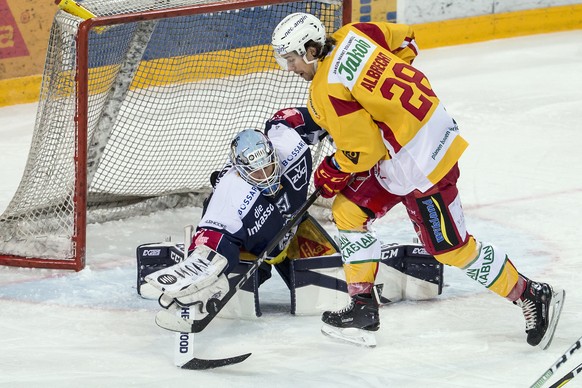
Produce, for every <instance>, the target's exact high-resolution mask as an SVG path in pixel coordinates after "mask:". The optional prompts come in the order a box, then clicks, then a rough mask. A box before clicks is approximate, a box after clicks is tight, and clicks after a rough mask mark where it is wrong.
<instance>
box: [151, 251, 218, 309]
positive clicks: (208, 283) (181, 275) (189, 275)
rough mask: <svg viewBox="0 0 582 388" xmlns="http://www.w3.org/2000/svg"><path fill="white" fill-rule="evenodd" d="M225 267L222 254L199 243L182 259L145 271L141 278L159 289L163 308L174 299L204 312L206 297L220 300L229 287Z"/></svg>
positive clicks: (180, 303) (169, 304)
mask: <svg viewBox="0 0 582 388" xmlns="http://www.w3.org/2000/svg"><path fill="white" fill-rule="evenodd" d="M227 266H228V260H227V259H226V258H225V257H224V256H222V255H221V254H219V253H217V252H215V251H213V250H212V249H210V248H208V247H207V246H205V245H200V246H197V247H196V248H195V249H194V250H193V251H192V253H190V255H189V256H188V258H187V259H186V260H184V261H182V262H180V263H178V264H175V265H173V266H171V267H168V268H164V269H161V270H159V271H156V272H154V273H151V274H149V275H148V276H146V277H145V281H146V282H148V283H149V284H151V285H152V286H153V287H155V288H157V289H158V290H160V291H162V292H163V295H162V296H161V297H160V299H159V301H160V305H161V306H162V307H163V308H166V309H167V308H168V307H170V306H171V305H172V304H173V303H174V301H176V302H177V303H178V304H179V305H182V306H193V305H199V307H200V312H202V313H204V312H207V310H206V305H207V302H208V300H210V299H222V297H223V296H224V295H225V294H226V293H227V292H228V290H229V283H228V279H227V277H226V275H225V274H224V271H225V269H226V267H227Z"/></svg>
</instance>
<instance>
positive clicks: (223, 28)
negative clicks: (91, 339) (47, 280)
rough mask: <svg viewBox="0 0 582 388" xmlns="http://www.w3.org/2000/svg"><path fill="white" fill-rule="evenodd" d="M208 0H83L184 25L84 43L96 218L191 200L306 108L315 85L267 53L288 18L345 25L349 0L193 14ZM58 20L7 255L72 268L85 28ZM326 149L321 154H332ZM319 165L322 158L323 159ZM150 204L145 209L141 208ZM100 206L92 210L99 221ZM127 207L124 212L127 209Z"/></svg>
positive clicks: (6, 233) (132, 28) (127, 25)
mask: <svg viewBox="0 0 582 388" xmlns="http://www.w3.org/2000/svg"><path fill="white" fill-rule="evenodd" d="M207 3H209V1H194V0H189V1H188V0H172V1H170V0H147V1H143V0H141V1H139V2H131V1H127V0H124V1H117V0H86V1H83V2H82V3H81V4H82V5H83V6H84V7H85V8H86V9H88V10H89V11H91V12H92V13H93V14H95V15H97V16H111V15H120V14H126V13H136V12H145V11H151V10H160V9H168V8H175V7H190V8H184V10H185V11H184V12H183V13H182V14H181V15H179V16H174V17H168V18H161V19H155V20H148V21H141V22H136V21H128V22H123V23H117V24H112V25H110V26H109V25H108V26H107V27H105V29H94V30H92V31H91V32H90V33H89V42H88V58H87V63H88V84H87V87H88V89H87V90H88V96H87V97H86V99H87V101H88V112H87V115H86V120H87V123H88V126H87V161H86V164H87V181H88V184H87V187H88V189H87V190H88V192H87V203H88V210H89V211H90V213H89V220H90V221H91V220H97V221H103V220H106V219H111V218H118V217H125V216H128V215H133V214H136V212H137V211H152V210H157V209H161V208H165V207H173V206H179V205H181V204H185V203H189V204H191V203H192V201H195V200H196V199H197V198H198V197H197V195H195V194H194V193H199V192H205V191H207V190H208V188H209V176H210V174H211V172H212V171H214V170H216V169H218V168H220V166H221V165H222V164H223V163H224V162H225V160H226V155H227V149H228V144H229V142H230V140H231V139H232V137H233V136H234V134H235V133H236V132H238V131H240V130H242V129H245V128H259V129H260V128H262V127H263V126H264V122H265V120H266V119H268V118H269V117H270V116H271V115H272V114H273V113H274V112H275V111H277V110H278V109H281V108H284V107H289V106H304V105H305V102H306V99H307V88H308V84H307V83H306V82H305V81H303V80H302V79H300V78H299V77H297V76H295V75H294V74H290V73H287V72H284V71H281V70H279V69H278V66H277V64H276V62H275V60H274V59H273V56H272V51H271V48H270V45H269V42H270V35H271V32H272V30H273V28H274V27H275V26H276V24H277V23H278V22H279V21H280V20H281V19H282V18H283V17H285V16H286V15H287V14H289V13H291V12H306V11H307V12H311V13H313V14H315V15H317V16H319V17H320V18H321V19H322V20H323V21H324V23H325V24H326V26H327V28H328V30H329V31H333V30H335V29H337V28H338V27H339V26H340V25H341V23H342V6H341V2H333V1H324V2H318V1H300V2H292V3H285V4H279V5H277V4H271V5H268V6H262V7H254V8H248V7H245V6H244V1H242V2H241V1H238V2H232V1H223V2H220V3H222V4H224V5H230V4H232V3H236V6H235V8H236V9H232V10H223V11H220V12H213V13H203V14H196V13H192V12H191V11H190V9H192V6H193V5H196V4H207ZM82 21H83V20H82V19H79V18H78V17H76V16H73V15H71V14H69V13H67V12H64V11H59V12H58V13H57V15H56V17H55V20H54V23H53V26H52V29H51V36H50V41H49V48H48V52H47V59H46V64H45V71H44V75H43V82H42V87H41V96H40V103H39V108H38V113H37V120H36V127H35V132H34V136H33V141H32V145H31V150H30V154H29V159H28V163H27V166H26V169H25V172H24V176H23V178H22V181H21V184H20V186H19V188H18V190H17V193H16V194H15V196H14V198H13V200H12V201H11V203H10V205H9V206H8V208H7V209H6V211H5V212H4V214H2V216H0V256H1V255H14V256H24V257H37V258H47V259H52V260H65V261H66V260H73V257H74V256H75V253H76V252H77V250H78V249H80V247H79V246H77V243H76V242H75V237H76V236H75V234H76V233H78V232H76V229H75V222H76V219H77V217H78V214H79V211H80V210H81V211H82V210H83V209H79V208H78V205H77V202H78V195H79V193H75V183H76V179H77V177H78V168H84V163H83V161H81V164H80V167H76V164H75V163H76V160H75V157H76V150H77V149H78V146H77V143H76V142H77V134H76V128H77V127H76V123H75V115H76V114H77V113H80V114H81V116H80V120H84V119H85V116H84V115H83V113H82V112H77V104H78V95H77V90H78V89H77V84H76V82H75V77H76V75H77V69H76V64H77V49H78V47H77V46H76V44H77V42H76V38H77V32H78V29H79V25H80V23H81V22H82ZM326 153H327V152H324V153H323V154H326ZM321 156H323V155H321ZM144 200H145V202H144ZM92 209H95V211H93V212H91V210H92ZM120 209H122V210H120Z"/></svg>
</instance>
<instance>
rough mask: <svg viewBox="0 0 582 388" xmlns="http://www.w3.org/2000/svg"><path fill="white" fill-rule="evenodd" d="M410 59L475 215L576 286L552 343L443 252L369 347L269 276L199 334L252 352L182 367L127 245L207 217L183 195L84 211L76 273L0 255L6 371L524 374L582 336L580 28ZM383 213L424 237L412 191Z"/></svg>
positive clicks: (46, 380) (473, 381)
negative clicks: (162, 204)
mask: <svg viewBox="0 0 582 388" xmlns="http://www.w3.org/2000/svg"><path fill="white" fill-rule="evenodd" d="M414 64H415V66H416V67H418V68H419V69H421V70H422V71H423V72H424V73H425V74H426V75H427V76H428V78H429V79H430V81H431V83H432V86H433V88H434V90H435V91H436V93H437V95H438V96H439V97H440V98H441V100H442V101H443V102H444V104H445V106H446V107H447V109H448V111H449V112H450V113H451V114H452V115H453V116H454V117H455V119H456V120H457V122H458V124H459V127H460V129H461V133H462V134H463V135H464V137H465V138H466V139H467V140H468V141H469V142H470V147H469V148H468V150H467V151H466V152H465V154H464V156H463V157H462V159H461V163H460V166H461V179H460V182H459V188H460V192H461V199H462V201H463V205H464V209H465V214H466V218H467V225H468V228H469V231H470V232H471V233H472V234H474V235H475V236H476V237H477V238H478V239H480V240H483V241H489V242H493V243H495V244H496V245H498V246H500V247H503V248H505V249H506V250H507V251H508V253H509V255H510V257H511V259H512V261H513V262H514V263H515V265H516V266H517V268H518V270H519V271H520V272H522V273H523V274H525V275H526V276H528V277H531V278H533V279H536V280H542V281H546V282H549V283H550V284H552V285H553V286H554V287H561V288H565V289H566V291H567V295H566V303H565V307H564V311H563V314H562V318H561V321H560V324H559V326H558V330H557V332H556V336H555V338H554V342H553V344H552V346H551V348H550V349H549V350H547V351H541V350H539V349H536V348H531V347H530V346H529V345H527V344H526V342H525V333H524V320H523V316H522V314H521V310H520V309H519V308H517V307H515V306H513V305H512V304H511V303H509V302H507V301H505V300H503V299H501V298H499V297H497V296H496V295H494V294H493V293H491V292H489V291H487V290H485V289H483V288H481V287H480V286H478V285H476V284H474V283H473V281H472V280H470V279H469V278H466V277H465V276H464V275H463V274H462V273H461V272H460V271H459V270H458V269H455V268H445V288H444V291H443V294H442V295H441V296H440V297H439V298H438V299H436V300H433V301H426V302H400V303H397V304H393V305H390V306H387V307H384V308H382V309H381V321H382V325H381V328H380V331H379V332H378V334H377V338H378V346H377V347H376V348H374V349H366V348H360V347H356V346H351V345H348V344H343V343H339V342H335V341H333V340H330V339H329V338H327V337H324V336H323V335H321V334H320V331H319V328H320V318H319V316H307V317H305V316H292V315H290V314H289V313H288V312H287V311H288V308H289V306H288V304H289V302H288V296H287V293H288V291H287V290H286V287H285V285H284V284H283V282H282V281H281V279H279V278H273V279H271V280H269V281H268V282H267V283H265V284H264V286H263V287H262V289H261V298H262V300H263V302H266V308H264V310H265V312H264V315H263V316H262V317H261V318H259V319H257V320H252V321H249V320H245V321H243V320H227V319H217V320H215V321H214V322H212V324H211V325H210V326H209V327H208V328H207V329H206V330H205V331H204V332H203V333H200V334H198V335H196V337H195V338H196V344H195V346H196V348H195V349H196V355H197V356H198V357H204V358H220V357H225V356H230V355H235V354H240V353H245V352H252V353H253V355H252V356H251V357H250V358H249V359H248V360H246V361H245V362H243V363H241V364H238V365H235V366H230V367H225V368H222V369H215V370H209V371H202V372H200V371H187V370H181V369H178V368H176V367H175V366H174V365H173V334H172V333H169V332H166V331H163V330H162V329H159V328H158V327H157V326H156V325H155V323H154V321H153V319H154V315H155V312H156V311H157V309H158V308H157V303H156V302H155V301H150V300H143V299H141V298H140V297H139V296H138V295H137V293H136V286H135V282H136V263H135V248H136V246H137V245H139V244H141V243H147V242H157V241H162V240H163V238H164V237H165V236H167V235H172V237H173V239H174V241H181V239H182V237H181V235H182V228H183V226H184V225H186V224H192V223H194V224H195V223H196V222H197V221H198V219H199V217H200V209H196V208H189V209H181V210H179V211H178V210H173V211H165V212H160V213H156V214H154V215H152V216H148V217H134V218H131V219H126V220H123V221H115V222H108V223H103V224H93V225H89V227H88V248H87V263H88V265H87V268H86V269H85V270H83V271H81V272H78V273H75V272H69V271H54V270H38V269H20V268H9V267H0V349H1V350H2V351H1V352H0V386H2V387H4V386H5V387H80V386H83V387H108V388H112V387H130V386H139V387H185V386H190V387H206V386H208V387H214V388H218V387H256V386H263V387H270V388H275V387H529V385H530V384H532V383H533V382H534V381H535V380H536V379H537V378H538V377H539V376H540V375H541V374H542V373H543V372H544V371H545V369H546V368H548V367H549V366H550V365H551V364H552V363H553V362H554V361H555V360H556V359H557V358H558V357H559V356H560V355H561V354H562V352H564V351H565V350H566V349H567V348H568V347H570V345H571V344H572V343H573V342H574V341H575V340H576V339H578V338H579V337H580V336H582V324H581V323H582V291H581V287H580V282H581V280H580V279H581V278H582V253H581V250H580V241H581V240H582V232H581V231H580V225H579V224H580V223H581V221H582V206H581V204H582V152H581V148H582V31H581V30H578V31H572V32H563V33H553V34H544V35H535V36H529V37H522V38H513V39H506V40H496V41H490V42H484V43H477V44H471V45H465V46H454V47H445V48H439V49H432V50H426V51H421V53H420V56H419V57H418V59H417V60H416V61H415V63H414ZM35 112H36V105H35V104H31V105H18V106H12V107H6V108H2V109H0V182H2V183H1V185H0V211H2V210H3V209H4V208H5V207H6V206H7V205H8V203H9V201H10V200H11V198H12V195H13V193H14V192H15V190H16V188H17V186H18V184H19V182H20V178H21V175H22V171H23V169H24V165H25V163H26V158H27V154H28V148H29V145H30V139H31V136H32V129H33V127H34V118H35ZM241 129H242V128H241ZM376 226H377V231H378V234H379V236H380V237H381V239H382V240H383V241H384V242H403V243H405V242H410V241H411V239H412V237H413V236H414V234H413V232H412V226H411V225H410V222H409V221H408V219H407V217H406V214H405V212H404V209H403V208H402V207H397V208H396V209H394V211H393V212H392V213H391V214H389V215H388V216H387V217H385V218H384V219H382V220H381V221H379V222H377V224H376ZM326 227H327V228H329V229H330V230H332V226H331V225H326ZM580 353H582V351H581V352H580ZM581 361H582V354H577V357H574V358H573V359H572V360H571V361H568V363H567V364H566V365H565V366H563V367H562V368H560V369H559V373H558V374H560V375H561V374H564V373H566V372H567V371H568V370H570V369H572V368H573V367H574V366H576V365H577V364H578V363H580V362H581ZM568 386H569V387H570V386H571V387H575V386H582V377H578V379H575V380H573V382H572V383H570V385H568Z"/></svg>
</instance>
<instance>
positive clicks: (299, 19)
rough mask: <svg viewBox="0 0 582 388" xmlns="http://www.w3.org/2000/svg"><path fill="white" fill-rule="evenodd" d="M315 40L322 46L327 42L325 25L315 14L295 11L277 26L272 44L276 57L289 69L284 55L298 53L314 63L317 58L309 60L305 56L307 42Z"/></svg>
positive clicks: (305, 59) (280, 63)
mask: <svg viewBox="0 0 582 388" xmlns="http://www.w3.org/2000/svg"><path fill="white" fill-rule="evenodd" d="M311 40H312V41H314V42H315V43H319V44H321V45H322V46H323V45H324V44H325V26H324V25H323V23H322V22H321V20H319V19H318V18H316V17H315V16H313V15H310V14H308V13H301V12H298V13H293V14H291V15H288V16H287V17H286V18H285V19H283V20H281V22H280V23H279V24H278V25H277V27H275V30H274V31H273V36H272V38H271V44H272V45H273V50H274V51H275V59H276V60H277V63H279V66H281V68H283V70H289V68H288V66H287V60H286V59H285V58H283V56H284V55H287V54H290V53H293V52H295V53H297V54H298V55H299V56H301V57H302V58H303V60H304V61H305V63H307V64H309V63H313V62H316V61H317V60H313V61H308V60H307V58H306V57H305V53H306V50H305V44H306V43H307V42H309V41H311Z"/></svg>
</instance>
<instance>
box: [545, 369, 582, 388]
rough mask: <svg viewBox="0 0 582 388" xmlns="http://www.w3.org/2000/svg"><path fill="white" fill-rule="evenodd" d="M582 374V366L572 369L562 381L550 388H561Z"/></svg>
mask: <svg viewBox="0 0 582 388" xmlns="http://www.w3.org/2000/svg"><path fill="white" fill-rule="evenodd" d="M580 372H582V364H580V365H578V366H577V367H576V368H574V369H572V370H571V371H570V372H568V373H566V375H565V376H564V377H562V378H561V379H560V380H558V381H556V382H555V383H554V384H552V385H551V386H550V388H559V387H563V386H564V385H566V384H568V383H569V382H570V380H572V379H573V378H574V377H576V376H577V375H578V374H580Z"/></svg>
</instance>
